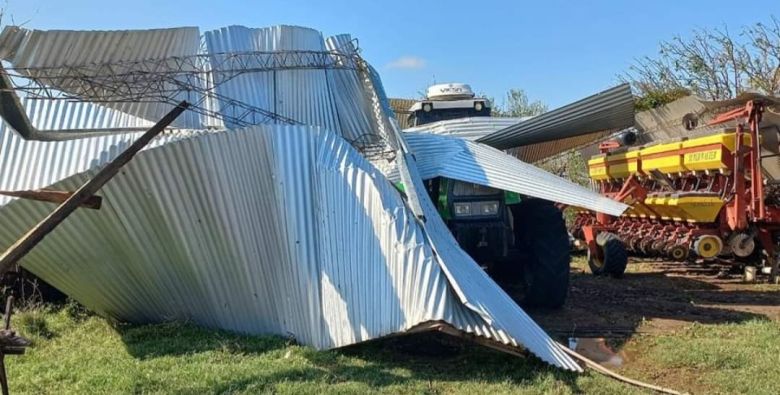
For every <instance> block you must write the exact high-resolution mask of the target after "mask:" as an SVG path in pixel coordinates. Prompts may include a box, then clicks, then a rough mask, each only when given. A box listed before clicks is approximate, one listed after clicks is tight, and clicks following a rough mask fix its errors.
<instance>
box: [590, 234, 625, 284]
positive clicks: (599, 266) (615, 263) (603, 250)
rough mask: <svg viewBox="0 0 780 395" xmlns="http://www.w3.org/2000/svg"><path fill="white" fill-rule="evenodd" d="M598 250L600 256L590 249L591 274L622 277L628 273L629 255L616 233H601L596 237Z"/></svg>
mask: <svg viewBox="0 0 780 395" xmlns="http://www.w3.org/2000/svg"><path fill="white" fill-rule="evenodd" d="M596 248H598V250H599V253H598V254H593V253H592V252H591V251H590V248H589V249H588V266H590V271H591V273H593V274H595V275H602V274H609V275H610V276H612V277H621V276H622V275H623V273H625V271H626V265H627V264H628V254H627V253H626V247H625V246H624V245H623V242H622V241H620V238H618V237H617V235H615V234H614V233H609V232H601V233H599V234H598V235H597V236H596ZM595 255H599V256H595Z"/></svg>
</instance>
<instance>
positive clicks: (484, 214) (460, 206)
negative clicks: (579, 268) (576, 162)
mask: <svg viewBox="0 0 780 395" xmlns="http://www.w3.org/2000/svg"><path fill="white" fill-rule="evenodd" d="M409 113H410V114H409V122H410V125H412V126H414V127H419V126H422V125H426V124H431V123H434V122H439V121H447V120H452V119H459V118H470V117H489V116H490V113H491V105H490V101H489V100H487V99H484V98H475V95H474V93H473V92H472V91H471V88H470V87H469V86H468V85H466V84H440V85H433V86H431V87H430V88H428V92H427V96H426V98H425V99H424V100H420V101H418V102H416V103H414V105H413V106H412V107H411V108H410V110H409ZM426 189H427V193H428V194H429V196H430V197H431V199H432V200H433V201H434V202H437V206H438V210H439V213H440V215H441V216H442V218H443V219H444V221H445V222H446V223H447V226H448V227H449V229H450V231H451V232H452V234H453V235H454V236H455V238H456V239H457V241H458V243H459V244H460V246H461V248H463V249H464V250H465V251H466V252H467V253H468V254H469V255H470V256H471V257H472V258H473V259H474V260H475V261H476V262H477V263H479V264H480V266H482V267H483V268H484V269H485V270H487V272H488V273H489V274H490V275H491V276H492V277H493V279H494V280H495V281H496V282H497V283H499V284H500V285H501V286H502V287H504V288H505V289H506V290H507V291H509V292H510V294H512V295H515V296H517V297H518V299H519V301H520V302H521V303H522V304H524V305H526V306H537V307H546V308H558V307H560V306H562V305H563V303H564V302H565V301H566V296H567V293H568V289H569V268H570V261H571V259H570V255H569V250H570V246H569V244H570V243H569V235H568V232H567V230H566V224H565V221H564V219H563V215H562V213H561V211H560V210H559V209H558V208H557V207H556V206H555V205H554V204H553V203H552V202H549V201H546V200H541V199H536V198H527V197H525V196H521V195H518V194H516V193H513V192H508V191H502V190H499V189H494V188H490V187H485V186H482V185H477V184H471V183H466V182H462V181H457V180H451V179H447V178H443V177H438V178H434V179H431V180H427V181H426Z"/></svg>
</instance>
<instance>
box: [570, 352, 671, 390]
mask: <svg viewBox="0 0 780 395" xmlns="http://www.w3.org/2000/svg"><path fill="white" fill-rule="evenodd" d="M558 345H559V346H560V347H561V348H562V349H563V351H565V352H566V353H567V354H569V355H571V356H572V357H574V358H577V359H579V360H580V361H582V362H584V363H585V365H586V366H588V367H589V368H591V369H593V370H595V371H597V372H599V373H601V374H603V375H605V376H608V377H611V378H613V379H615V380H618V381H622V382H624V383H628V384H631V385H634V386H637V387H641V388H647V389H650V390H653V391H656V392H660V393H662V394H672V395H682V392H678V391H675V390H673V389H669V388H664V387H659V386H657V385H653V384H648V383H645V382H642V381H639V380H634V379H632V378H628V377H626V376H623V375H620V374H618V373H615V372H613V371H611V370H609V369H607V368H605V367H604V366H602V365H600V364H598V363H597V362H595V361H593V360H591V359H589V358H587V357H585V356H584V355H582V354H579V353H577V352H576V351H574V350H572V349H570V348H568V347H566V346H564V345H563V344H561V343H558Z"/></svg>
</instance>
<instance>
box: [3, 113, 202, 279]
mask: <svg viewBox="0 0 780 395" xmlns="http://www.w3.org/2000/svg"><path fill="white" fill-rule="evenodd" d="M188 106H189V104H187V102H186V101H183V102H181V103H179V105H178V106H176V108H174V109H173V110H171V112H169V113H168V114H166V115H165V116H164V117H163V118H162V119H161V120H160V121H158V122H157V123H156V124H155V125H154V126H152V128H151V129H149V130H148V131H146V133H144V134H143V135H142V136H141V137H140V138H138V140H136V141H135V142H134V143H133V144H132V145H130V146H129V147H127V149H126V150H124V152H122V153H121V154H119V156H117V157H116V158H114V160H112V161H111V162H109V163H108V165H106V167H104V168H103V169H101V170H100V171H99V172H98V173H97V174H96V175H95V176H94V177H92V179H90V180H89V181H87V182H86V183H85V184H84V185H82V186H81V188H79V189H78V190H77V191H76V192H74V193H73V195H71V197H69V198H68V199H67V200H66V201H65V202H63V203H62V204H61V205H59V206H58V207H57V208H56V209H55V210H54V211H53V212H52V213H51V214H49V215H48V216H47V217H46V218H44V219H43V220H42V221H41V222H39V223H38V224H37V225H36V226H35V227H33V228H32V229H30V231H29V232H27V234H25V235H24V236H23V237H22V238H20V239H19V240H18V241H17V242H16V243H14V245H12V246H11V247H10V248H8V250H6V251H5V253H3V255H2V256H0V275H1V274H3V273H5V272H6V271H8V269H10V268H11V267H12V266H13V265H14V264H15V263H16V262H18V261H19V259H21V258H22V257H24V256H25V255H27V253H28V252H30V250H32V249H33V248H34V247H35V246H36V245H37V244H38V243H40V242H41V240H43V238H44V237H46V235H48V234H49V233H50V232H51V231H52V230H54V228H55V227H57V225H59V224H60V223H61V222H62V221H64V220H65V218H67V217H68V216H69V215H70V214H71V213H73V211H75V210H76V209H77V208H78V207H79V206H81V205H82V204H83V203H84V202H86V201H87V200H89V199H90V198H91V197H92V195H94V194H95V192H97V191H98V190H99V189H100V188H101V187H103V185H105V184H106V183H107V182H108V181H109V180H111V178H113V177H114V176H115V175H116V174H117V173H118V172H119V169H121V168H122V166H124V165H126V164H127V162H130V160H131V159H133V156H135V154H137V153H138V151H140V150H141V149H142V148H143V147H145V146H146V145H147V144H149V142H150V141H152V139H153V138H154V137H155V136H157V135H158V134H160V132H162V131H163V130H164V129H165V128H166V127H167V126H168V125H170V124H171V122H173V121H174V120H175V119H176V118H177V117H178V116H179V115H180V114H181V113H182V112H184V110H185V109H187V107H188Z"/></svg>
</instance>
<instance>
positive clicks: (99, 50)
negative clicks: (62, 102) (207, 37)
mask: <svg viewBox="0 0 780 395" xmlns="http://www.w3.org/2000/svg"><path fill="white" fill-rule="evenodd" d="M199 51H200V33H199V30H198V28H197V27H180V28H172V29H149V30H115V31H71V30H48V31H43V30H29V29H24V28H20V27H17V26H6V27H5V29H3V32H2V33H1V34H0V58H2V59H3V60H5V61H7V62H9V63H11V64H13V65H14V66H15V67H17V68H30V69H29V71H28V72H27V73H26V74H28V75H32V76H35V74H36V73H35V69H36V68H37V69H44V68H52V67H61V66H66V65H67V66H71V65H87V64H103V63H118V62H132V61H141V60H146V59H155V58H167V57H173V56H188V55H195V54H197V53H198V52H199ZM45 82H47V85H52V86H54V87H56V88H57V89H59V90H62V91H63V92H67V93H71V94H74V95H83V96H88V95H89V94H90V89H92V88H94V87H93V86H85V85H82V84H77V83H72V81H70V80H68V79H63V80H48V81H45ZM108 89H110V87H109V88H108ZM199 99H200V98H199V97H195V96H192V95H181V97H178V98H177V102H178V101H181V100H189V101H191V102H196V101H198V100H199ZM104 104H105V105H106V106H108V107H110V108H113V109H117V110H120V111H122V112H125V113H127V114H131V115H134V116H137V117H140V118H143V119H147V120H152V121H156V120H157V119H159V118H162V117H163V116H164V115H165V114H167V113H168V112H169V111H170V110H171V109H172V108H173V107H174V106H173V105H170V104H165V103H151V102H143V103H139V102H116V103H104ZM205 124H206V122H205V120H203V119H201V117H200V116H199V115H198V114H195V113H193V112H189V113H184V114H182V116H180V117H179V118H178V119H177V120H176V121H174V125H177V126H181V127H201V126H205Z"/></svg>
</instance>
